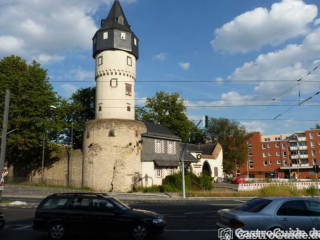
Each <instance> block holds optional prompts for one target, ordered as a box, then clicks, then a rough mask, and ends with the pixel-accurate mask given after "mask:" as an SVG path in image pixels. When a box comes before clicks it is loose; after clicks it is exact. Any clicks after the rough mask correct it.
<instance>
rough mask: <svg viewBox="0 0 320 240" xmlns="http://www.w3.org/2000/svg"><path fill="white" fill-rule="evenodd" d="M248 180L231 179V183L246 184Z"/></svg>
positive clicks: (240, 178) (241, 178)
mask: <svg viewBox="0 0 320 240" xmlns="http://www.w3.org/2000/svg"><path fill="white" fill-rule="evenodd" d="M245 182H246V180H245V179H244V178H243V177H234V178H232V179H231V183H233V184H239V183H245Z"/></svg>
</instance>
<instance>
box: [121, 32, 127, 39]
mask: <svg viewBox="0 0 320 240" xmlns="http://www.w3.org/2000/svg"><path fill="white" fill-rule="evenodd" d="M121 39H122V40H126V33H125V32H122V33H121Z"/></svg>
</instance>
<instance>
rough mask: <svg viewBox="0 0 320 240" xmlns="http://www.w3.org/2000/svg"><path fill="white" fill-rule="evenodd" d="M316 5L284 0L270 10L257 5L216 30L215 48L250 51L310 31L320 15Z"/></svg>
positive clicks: (300, 0) (299, 0) (213, 44)
mask: <svg viewBox="0 0 320 240" xmlns="http://www.w3.org/2000/svg"><path fill="white" fill-rule="evenodd" d="M317 13H318V9H317V7H316V6H315V5H307V4H305V3H304V2H303V1H302V0H282V2H280V3H274V4H273V5H272V6H271V10H270V11H268V9H266V8H256V9H254V10H252V11H248V12H245V13H243V14H241V15H240V16H238V17H236V18H235V19H234V20H232V21H231V22H229V23H226V24H225V25H223V26H222V27H221V28H219V29H216V30H215V35H216V37H215V39H214V40H212V41H211V45H212V47H213V48H214V49H215V50H224V51H227V52H231V53H232V52H242V53H245V52H248V51H250V50H255V49H259V48H260V47H261V46H263V45H266V44H271V45H273V46H276V45H279V44H280V43H283V42H284V41H286V40H287V39H290V38H293V37H297V36H299V35H303V34H307V33H308V31H309V28H308V24H309V23H311V22H312V21H313V20H314V19H315V17H316V16H317Z"/></svg>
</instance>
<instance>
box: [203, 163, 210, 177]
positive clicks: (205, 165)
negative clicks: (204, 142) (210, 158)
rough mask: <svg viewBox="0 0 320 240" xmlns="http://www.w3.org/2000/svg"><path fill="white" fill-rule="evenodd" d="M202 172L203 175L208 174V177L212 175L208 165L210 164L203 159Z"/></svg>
mask: <svg viewBox="0 0 320 240" xmlns="http://www.w3.org/2000/svg"><path fill="white" fill-rule="evenodd" d="M202 174H205V175H207V176H209V177H211V176H212V171H211V167H210V164H209V163H208V162H207V161H205V162H204V163H203V166H202Z"/></svg>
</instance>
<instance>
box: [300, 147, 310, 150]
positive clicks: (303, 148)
mask: <svg viewBox="0 0 320 240" xmlns="http://www.w3.org/2000/svg"><path fill="white" fill-rule="evenodd" d="M299 150H308V146H300V147H299Z"/></svg>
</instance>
